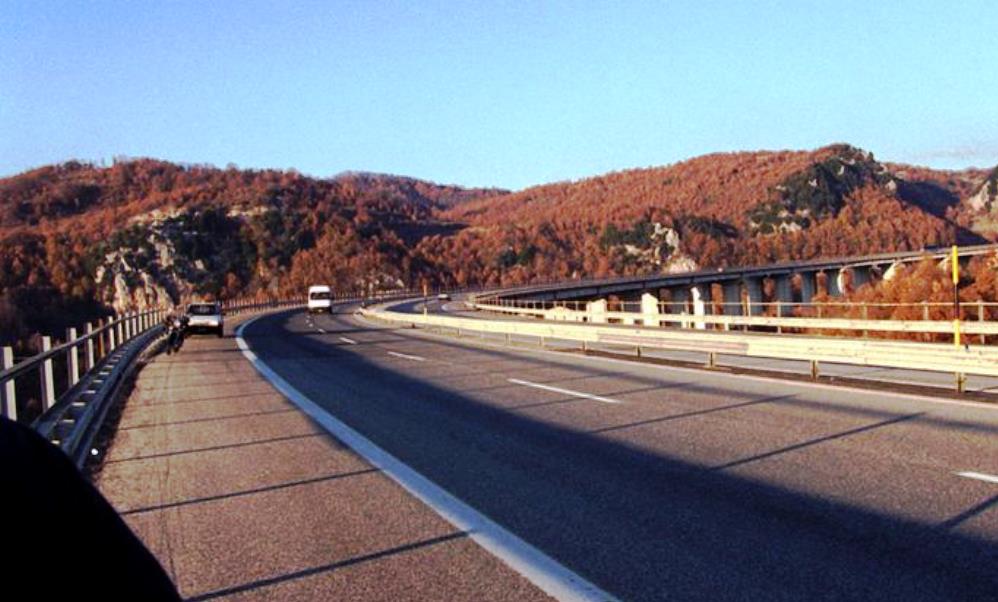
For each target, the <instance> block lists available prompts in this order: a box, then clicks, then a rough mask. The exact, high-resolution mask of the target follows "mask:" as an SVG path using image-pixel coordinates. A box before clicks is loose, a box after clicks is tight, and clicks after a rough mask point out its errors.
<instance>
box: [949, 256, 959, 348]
mask: <svg viewBox="0 0 998 602" xmlns="http://www.w3.org/2000/svg"><path fill="white" fill-rule="evenodd" d="M956 249H957V247H956V245H953V252H952V254H951V256H950V257H951V259H952V269H951V270H950V271H951V272H952V273H953V345H955V346H957V347H959V346H960V289H959V284H960V263H959V262H958V261H957V250H956Z"/></svg>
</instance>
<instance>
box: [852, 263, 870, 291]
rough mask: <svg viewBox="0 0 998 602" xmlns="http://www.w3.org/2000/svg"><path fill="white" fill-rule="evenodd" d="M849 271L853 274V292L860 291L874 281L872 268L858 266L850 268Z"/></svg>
mask: <svg viewBox="0 0 998 602" xmlns="http://www.w3.org/2000/svg"><path fill="white" fill-rule="evenodd" d="M849 271H850V272H851V273H852V288H853V290H855V289H858V288H859V287H861V286H863V285H864V284H866V283H867V282H869V281H870V280H872V279H873V268H871V267H870V266H865V265H864V266H857V267H854V268H849Z"/></svg>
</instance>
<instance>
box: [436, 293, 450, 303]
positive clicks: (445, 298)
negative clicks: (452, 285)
mask: <svg viewBox="0 0 998 602" xmlns="http://www.w3.org/2000/svg"><path fill="white" fill-rule="evenodd" d="M437 301H450V295H448V294H447V293H440V294H439V295H437Z"/></svg>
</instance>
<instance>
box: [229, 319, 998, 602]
mask: <svg viewBox="0 0 998 602" xmlns="http://www.w3.org/2000/svg"><path fill="white" fill-rule="evenodd" d="M243 336H244V338H245V341H246V344H247V345H248V346H249V348H250V349H252V352H253V353H254V354H256V356H257V357H258V358H259V360H260V361H262V362H263V363H264V364H266V365H267V366H268V367H269V368H270V369H272V370H273V371H274V372H275V373H277V374H278V375H279V376H280V377H281V378H282V379H284V380H285V381H286V382H287V383H290V385H292V386H293V387H294V388H295V389H297V390H298V391H299V392H300V393H301V394H302V395H304V396H306V397H307V398H308V399H310V400H312V401H314V402H315V403H316V404H318V405H319V406H320V407H321V408H322V409H323V410H324V411H326V412H328V413H329V414H330V415H332V416H335V417H337V418H338V419H339V420H341V421H343V422H344V423H346V424H347V425H349V426H350V427H352V428H353V429H355V430H356V431H358V432H360V433H362V434H363V435H364V436H365V437H367V438H368V439H370V440H371V441H372V442H373V443H374V444H376V445H378V446H380V447H381V448H383V449H384V450H386V451H387V452H389V453H390V454H392V455H394V456H395V457H396V458H398V459H399V460H401V461H402V462H404V463H405V464H407V465H408V466H409V467H411V468H412V469H414V470H415V471H417V472H418V473H420V474H421V475H423V476H425V477H426V478H427V479H429V480H430V481H432V482H433V483H435V484H437V485H439V486H440V487H442V488H444V489H445V490H447V491H448V492H450V493H451V494H453V495H454V496H455V497H457V498H459V499H460V500H462V501H463V502H464V503H466V504H468V505H469V506H471V507H473V508H475V509H477V510H478V511H480V512H482V513H483V514H485V515H486V516H488V517H490V518H491V519H492V520H494V521H495V522H496V523H498V524H500V525H502V526H503V527H505V528H506V529H508V530H509V531H511V532H512V533H514V534H516V535H518V536H519V537H521V538H523V539H524V540H525V541H527V542H528V543H529V544H531V545H533V546H535V547H536V548H538V549H539V550H542V551H543V552H544V553H546V554H548V555H549V556H550V557H551V558H553V559H555V560H556V561H557V562H559V563H561V564H562V565H563V566H564V567H566V568H567V569H568V570H571V571H574V572H575V573H577V574H578V575H580V576H582V577H584V578H585V579H588V580H589V581H591V582H592V583H594V584H595V585H597V586H598V587H600V588H602V589H603V590H605V591H606V592H609V593H611V594H613V595H615V596H617V597H619V598H621V599H625V600H661V599H682V600H746V599H753V600H780V599H786V600H802V599H808V600H814V599H836V600H841V599H852V600H898V599H905V600H994V599H998V571H996V569H995V567H996V566H998V476H995V475H998V407H993V406H987V405H985V404H975V403H950V402H944V401H933V400H930V399H926V398H911V397H906V396H904V395H900V394H895V393H891V392H875V391H856V390H849V389H835V388H829V387H817V386H813V385H810V384H808V383H799V382H781V381H779V380H773V379H761V378H751V377H743V376H737V375H730V374H724V373H714V372H704V371H700V370H690V369H682V368H670V367H662V366H649V365H644V364H635V363H629V362H622V361H613V360H607V359H603V358H595V357H583V356H579V355H566V354H558V353H554V352H547V353H545V352H542V351H539V350H524V349H513V348H506V349H504V348H500V347H497V346H494V345H493V346H482V345H481V344H480V343H479V342H478V341H474V340H465V341H461V340H455V339H451V338H443V337H434V336H430V335H427V334H425V333H421V332H418V331H412V330H408V329H396V328H386V327H382V326H378V325H376V324H373V323H370V322H367V321H365V320H363V319H361V318H358V317H356V316H354V315H351V314H348V313H344V314H336V315H332V316H329V315H317V316H308V315H305V314H302V313H293V312H291V313H283V314H276V315H273V316H268V317H263V318H261V319H259V320H257V321H256V322H254V323H252V324H251V325H249V326H248V327H247V328H246V329H245V330H244V332H243Z"/></svg>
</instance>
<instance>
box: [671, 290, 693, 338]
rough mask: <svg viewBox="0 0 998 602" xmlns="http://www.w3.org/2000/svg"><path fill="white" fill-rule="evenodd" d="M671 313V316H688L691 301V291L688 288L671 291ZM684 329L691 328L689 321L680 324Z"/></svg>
mask: <svg viewBox="0 0 998 602" xmlns="http://www.w3.org/2000/svg"><path fill="white" fill-rule="evenodd" d="M669 293H670V294H669V313H670V314H688V313H689V310H688V308H687V306H686V304H687V303H689V300H690V291H689V290H688V289H686V288H673V289H669ZM679 325H680V326H682V327H683V328H689V326H690V323H689V322H688V321H685V320H683V321H681V322H680V323H679Z"/></svg>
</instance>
